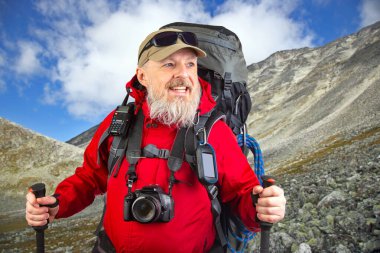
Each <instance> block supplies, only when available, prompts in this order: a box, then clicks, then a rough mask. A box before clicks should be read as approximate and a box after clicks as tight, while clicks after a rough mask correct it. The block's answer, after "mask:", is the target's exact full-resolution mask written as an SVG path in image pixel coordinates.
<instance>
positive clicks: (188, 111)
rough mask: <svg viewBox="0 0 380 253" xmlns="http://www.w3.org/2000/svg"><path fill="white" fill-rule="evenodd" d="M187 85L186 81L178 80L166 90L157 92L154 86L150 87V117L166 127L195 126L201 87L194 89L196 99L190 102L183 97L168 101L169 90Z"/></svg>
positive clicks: (148, 100)
mask: <svg viewBox="0 0 380 253" xmlns="http://www.w3.org/2000/svg"><path fill="white" fill-rule="evenodd" d="M179 85H184V86H186V87H191V86H190V85H188V84H186V81H184V80H176V81H174V82H171V83H169V85H168V87H166V89H163V90H161V91H157V90H155V89H154V88H153V86H154V85H148V87H147V91H148V95H147V102H148V105H149V108H150V117H151V118H152V119H156V120H158V121H159V122H161V123H163V124H165V125H168V126H170V125H176V126H178V127H189V126H191V125H192V124H193V120H194V116H195V114H196V112H197V109H198V105H199V101H200V98H201V92H200V89H199V85H198V86H197V88H195V89H193V90H192V92H194V97H193V99H191V100H190V101H186V100H184V99H183V98H182V97H175V98H174V99H173V100H172V101H169V100H168V96H167V94H168V93H167V92H168V91H167V89H168V88H169V87H173V86H179Z"/></svg>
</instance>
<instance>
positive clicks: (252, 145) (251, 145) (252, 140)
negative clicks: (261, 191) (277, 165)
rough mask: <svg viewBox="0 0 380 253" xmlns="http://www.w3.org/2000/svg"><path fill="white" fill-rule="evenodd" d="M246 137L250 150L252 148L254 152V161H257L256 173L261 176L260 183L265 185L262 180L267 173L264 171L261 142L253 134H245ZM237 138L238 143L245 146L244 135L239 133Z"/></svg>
mask: <svg viewBox="0 0 380 253" xmlns="http://www.w3.org/2000/svg"><path fill="white" fill-rule="evenodd" d="M245 138H246V145H247V147H248V148H249V150H251V152H252V153H253V156H254V162H255V164H254V165H255V166H254V167H255V168H254V170H255V174H256V176H257V177H258V178H259V180H260V184H261V185H263V182H262V180H261V176H262V175H264V174H265V172H264V160H263V154H262V153H261V149H260V145H259V143H258V142H257V141H256V140H255V138H253V137H252V136H250V135H248V134H246V135H245ZM237 139H238V144H239V146H240V147H242V146H243V141H244V140H243V135H242V134H239V135H238V136H237Z"/></svg>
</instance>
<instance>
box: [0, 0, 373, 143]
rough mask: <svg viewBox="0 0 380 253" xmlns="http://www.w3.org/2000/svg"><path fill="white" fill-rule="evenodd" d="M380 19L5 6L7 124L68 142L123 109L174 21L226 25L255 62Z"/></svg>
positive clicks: (349, 4)
mask: <svg viewBox="0 0 380 253" xmlns="http://www.w3.org/2000/svg"><path fill="white" fill-rule="evenodd" d="M378 20H380V0H335V1H334V0H261V1H258V0H255V1H254V0H252V1H249V0H227V1H221V0H211V1H206V0H204V1H202V0H188V1H185V0H178V1H174V0H142V1H137V0H132V1H131V0H130V1H104V0H93V1H90V0H88V1H86V0H78V1H74V0H66V1H63V0H57V1H48V0H43V1H28V0H14V1H9V0H0V117H3V118H6V119H8V120H10V121H13V122H16V123H18V124H20V125H22V126H24V127H26V128H29V129H32V130H34V131H36V132H38V133H41V134H43V135H46V136H49V137H52V138H55V139H57V140H61V141H67V140H68V139H70V138H72V137H74V136H76V135H77V134H79V133H81V132H83V131H85V130H87V129H88V128H90V127H92V126H94V125H95V124H97V123H99V122H100V121H101V119H102V118H104V117H105V115H106V114H107V113H108V112H109V111H110V110H112V109H113V108H114V107H115V106H116V105H118V104H119V103H120V102H121V101H122V99H123V97H124V94H125V83H126V82H127V81H128V80H129V79H130V78H131V77H132V75H133V74H134V71H135V67H136V58H137V49H138V46H139V43H140V42H141V41H142V40H143V39H144V37H145V36H146V35H147V34H148V33H150V32H151V31H153V30H156V29H157V28H159V27H160V26H162V25H165V24H167V23H170V22H175V21H185V22H197V23H205V24H212V25H223V26H225V27H227V28H229V29H231V30H233V31H234V32H235V33H236V34H237V35H238V36H239V37H240V39H241V40H242V43H243V50H244V53H245V57H246V60H247V63H248V64H251V63H254V62H258V61H261V60H264V59H265V58H267V57H268V56H270V55H271V54H272V53H274V52H276V51H279V50H285V49H294V48H301V47H305V46H308V47H318V46H323V45H325V44H326V43H329V42H331V41H333V40H336V39H338V38H340V37H342V36H345V35H349V34H351V33H354V32H356V31H358V30H359V29H360V28H362V27H364V26H367V25H370V24H372V23H374V22H376V21H378Z"/></svg>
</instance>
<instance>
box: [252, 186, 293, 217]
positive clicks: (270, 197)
mask: <svg viewBox="0 0 380 253" xmlns="http://www.w3.org/2000/svg"><path fill="white" fill-rule="evenodd" d="M252 193H253V194H259V199H258V201H257V205H256V212H257V217H258V218H259V220H261V221H266V222H269V223H276V222H279V221H280V220H282V219H283V218H284V217H285V204H286V199H285V196H284V191H283V190H282V189H281V188H280V187H278V186H276V185H272V186H270V187H267V188H263V187H262V186H260V185H257V186H255V187H253V190H252Z"/></svg>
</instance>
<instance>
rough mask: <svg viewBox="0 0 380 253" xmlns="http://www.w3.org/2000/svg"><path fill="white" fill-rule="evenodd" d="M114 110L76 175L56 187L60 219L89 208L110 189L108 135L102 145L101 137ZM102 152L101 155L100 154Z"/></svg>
mask: <svg viewBox="0 0 380 253" xmlns="http://www.w3.org/2000/svg"><path fill="white" fill-rule="evenodd" d="M112 116H113V113H110V114H109V115H108V116H107V117H106V118H105V120H104V121H103V122H102V123H101V124H100V125H99V127H98V129H97V131H96V133H95V134H94V137H93V138H92V140H91V142H90V144H89V145H88V146H87V148H86V150H85V152H84V159H83V164H82V166H81V167H78V168H76V170H75V173H74V175H72V176H70V177H68V178H66V179H64V180H63V181H62V182H61V183H60V184H59V185H58V186H57V188H56V190H55V193H54V196H57V198H58V200H59V211H58V214H57V216H56V218H65V217H69V216H71V215H73V214H76V213H78V212H79V211H81V210H83V209H84V208H86V207H87V206H88V205H90V204H91V203H92V202H93V201H94V198H95V196H96V195H99V194H103V193H105V192H106V189H107V180H108V169H107V160H108V153H109V151H108V150H109V149H108V147H109V145H110V144H111V143H112V140H110V139H112V138H108V139H107V140H106V141H104V143H103V144H102V145H101V146H100V147H99V148H100V150H99V152H98V146H99V144H100V143H99V141H100V138H101V136H102V135H103V133H104V132H105V131H107V128H108V126H109V125H110V122H111V119H112ZM98 155H99V157H98Z"/></svg>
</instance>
